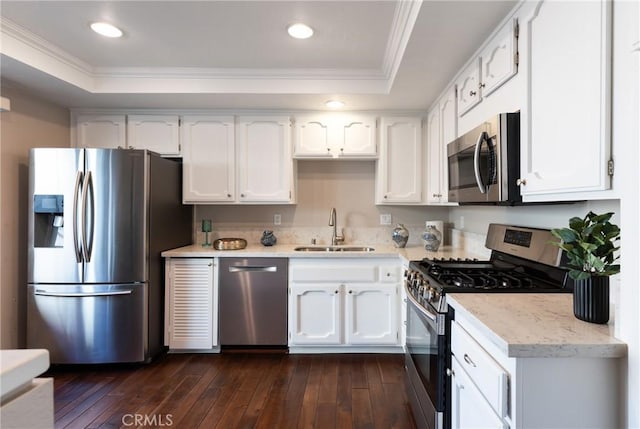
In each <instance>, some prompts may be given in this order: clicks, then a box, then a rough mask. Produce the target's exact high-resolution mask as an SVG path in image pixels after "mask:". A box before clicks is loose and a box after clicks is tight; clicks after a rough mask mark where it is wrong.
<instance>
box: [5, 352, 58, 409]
mask: <svg viewBox="0 0 640 429" xmlns="http://www.w3.org/2000/svg"><path fill="white" fill-rule="evenodd" d="M48 368H49V352H48V351H47V350H44V349H15V350H0V387H1V388H2V389H1V390H2V401H3V402H4V401H5V399H6V397H8V396H9V395H10V394H11V393H12V392H14V391H16V390H17V389H19V388H20V387H22V386H24V385H25V384H28V383H29V382H31V379H32V378H34V377H37V376H39V375H40V374H42V373H43V372H45V371H46V370H47V369H48Z"/></svg>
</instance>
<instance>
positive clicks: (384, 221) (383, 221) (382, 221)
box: [380, 214, 391, 225]
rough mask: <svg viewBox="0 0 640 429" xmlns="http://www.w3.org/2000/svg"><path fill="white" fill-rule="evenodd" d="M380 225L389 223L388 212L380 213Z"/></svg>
mask: <svg viewBox="0 0 640 429" xmlns="http://www.w3.org/2000/svg"><path fill="white" fill-rule="evenodd" d="M380 225H391V215H390V214H381V215H380Z"/></svg>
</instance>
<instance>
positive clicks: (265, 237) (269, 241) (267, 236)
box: [260, 229, 278, 246]
mask: <svg viewBox="0 0 640 429" xmlns="http://www.w3.org/2000/svg"><path fill="white" fill-rule="evenodd" d="M277 241H278V240H277V238H276V236H275V235H273V231H270V230H268V229H267V230H265V231H264V232H263V233H262V238H260V243H262V245H263V246H273V245H274V244H276V242H277Z"/></svg>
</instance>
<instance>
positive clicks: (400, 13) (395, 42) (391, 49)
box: [382, 0, 422, 91]
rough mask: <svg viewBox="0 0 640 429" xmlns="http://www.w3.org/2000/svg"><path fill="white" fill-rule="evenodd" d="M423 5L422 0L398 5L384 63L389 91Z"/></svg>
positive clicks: (405, 1)
mask: <svg viewBox="0 0 640 429" xmlns="http://www.w3.org/2000/svg"><path fill="white" fill-rule="evenodd" d="M421 7H422V0H403V1H399V2H398V4H397V5H396V10H395V12H394V16H393V23H392V24H391V31H390V33H389V39H388V41H387V47H386V49H385V54H384V60H383V63H382V72H383V74H384V76H385V77H386V79H387V82H388V84H389V87H388V89H387V90H388V91H389V90H390V89H391V85H392V84H393V81H394V80H395V77H396V73H397V72H398V69H399V68H400V63H401V62H402V57H403V56H404V51H405V49H406V48H407V44H408V43H409V38H410V37H411V33H412V32H413V27H414V25H415V23H416V20H417V19H418V13H419V12H420V8H421Z"/></svg>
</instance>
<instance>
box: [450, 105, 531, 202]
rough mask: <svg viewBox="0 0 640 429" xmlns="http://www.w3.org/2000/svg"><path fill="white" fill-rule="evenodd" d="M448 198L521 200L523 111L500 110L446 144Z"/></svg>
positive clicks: (458, 200)
mask: <svg viewBox="0 0 640 429" xmlns="http://www.w3.org/2000/svg"><path fill="white" fill-rule="evenodd" d="M447 159H448V167H449V168H448V172H449V201H450V202H458V203H460V204H504V205H513V204H519V203H521V202H522V197H521V195H520V187H519V185H518V184H517V181H518V178H519V177H520V113H519V112H517V113H501V114H499V115H497V116H494V117H492V118H490V119H489V120H487V121H485V122H483V123H482V124H481V125H479V126H478V127H476V128H474V129H473V130H471V131H469V132H468V133H466V134H464V135H462V136H460V137H458V138H457V139H455V140H454V141H452V142H451V143H449V144H448V145H447Z"/></svg>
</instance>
